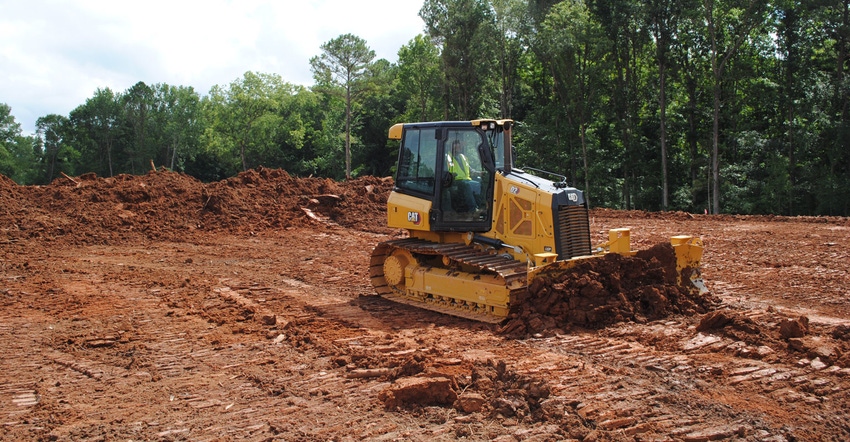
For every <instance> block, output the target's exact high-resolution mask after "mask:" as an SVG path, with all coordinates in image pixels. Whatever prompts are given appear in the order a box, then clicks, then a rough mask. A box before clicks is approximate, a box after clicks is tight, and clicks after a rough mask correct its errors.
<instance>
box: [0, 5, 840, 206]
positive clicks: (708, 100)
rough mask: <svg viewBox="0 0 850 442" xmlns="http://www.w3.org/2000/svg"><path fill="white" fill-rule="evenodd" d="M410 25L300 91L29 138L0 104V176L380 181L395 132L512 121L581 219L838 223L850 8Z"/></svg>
mask: <svg viewBox="0 0 850 442" xmlns="http://www.w3.org/2000/svg"><path fill="white" fill-rule="evenodd" d="M419 15H420V17H421V18H422V20H423V22H424V32H423V33H422V34H420V35H418V36H416V37H415V38H414V39H412V40H411V41H409V42H407V43H406V44H404V45H403V46H401V48H400V49H399V51H398V61H397V62H396V63H390V62H388V61H387V60H384V59H378V60H376V59H375V53H374V51H372V50H371V49H370V48H369V46H368V43H367V42H366V41H364V40H363V39H361V38H359V37H357V36H355V35H351V34H345V35H340V36H339V37H337V38H335V39H332V40H330V41H328V42H326V43H325V44H323V45H322V46H321V47H320V48H319V51H318V52H319V54H318V55H317V56H315V57H313V58H312V59H311V60H310V66H311V69H312V72H313V78H314V80H315V84H314V85H313V86H311V87H305V86H299V85H294V84H291V83H289V82H287V81H285V80H284V79H282V78H281V77H280V76H279V75H276V74H271V73H260V72H250V71H249V72H246V73H245V74H244V76H243V77H241V78H238V79H236V80H234V81H233V82H231V83H230V84H228V85H217V86H214V87H213V88H212V89H211V90H210V91H209V93H208V94H207V95H201V94H199V93H198V92H197V91H195V90H194V89H193V88H192V87H189V86H173V85H168V84H153V85H148V84H145V83H143V82H139V83H137V84H135V85H134V86H132V87H131V88H129V89H128V90H126V91H123V92H118V91H112V90H110V89H108V88H103V89H98V90H96V91H95V92H94V94H93V96H92V97H91V98H89V99H87V100H86V102H85V103H83V104H81V105H80V106H78V107H77V108H75V109H74V110H73V111H71V112H70V114H69V115H67V116H64V115H56V114H51V115H46V116H43V117H41V118H39V119H38V120H37V122H36V126H37V132H36V133H35V135H33V136H23V135H22V133H21V129H20V125H19V124H17V123H16V122H15V120H14V117H13V116H12V113H11V109H10V108H9V106H8V105H5V104H2V103H0V173H2V174H4V175H6V176H9V177H11V178H12V179H14V180H15V181H17V182H19V183H21V184H39V183H47V182H50V181H51V180H53V179H55V178H56V177H57V176H58V175H59V174H60V173H66V174H69V175H74V174H77V175H78V174H82V173H87V172H94V173H96V174H98V175H101V176H112V175H115V174H119V173H131V174H139V173H144V172H146V171H147V170H149V168H150V162H151V161H153V162H154V163H155V164H156V165H158V166H165V167H167V168H169V169H172V170H176V171H181V172H184V173H187V174H189V175H192V176H195V177H197V178H199V179H201V180H204V181H214V180H219V179H223V178H226V177H228V176H232V175H234V174H236V173H238V172H239V171H242V170H246V169H249V168H254V167H257V166H264V167H271V168H282V169H285V170H287V171H288V172H289V173H291V174H293V175H298V176H323V177H329V178H333V179H346V178H350V177H352V176H360V175H376V176H385V175H389V174H391V173H392V172H393V170H394V163H395V159H396V158H395V157H396V149H397V148H398V146H397V145H393V144H391V143H388V140H387V130H388V128H389V127H390V126H391V125H392V124H394V123H397V122H414V121H432V120H467V119H475V118H512V119H514V120H516V121H517V122H518V124H517V126H516V132H515V136H514V138H515V140H514V141H515V145H516V151H517V152H516V153H517V163H518V165H520V166H523V165H525V166H529V167H535V168H541V169H546V170H551V171H553V172H557V173H561V174H563V175H565V176H567V178H568V181H569V182H570V184H572V185H574V186H576V187H579V188H582V189H584V190H585V191H586V192H587V195H588V198H589V201H590V202H591V204H592V205H593V206H606V207H613V208H623V209H643V210H685V211H691V212H703V211H709V212H711V213H754V214H781V215H839V216H848V215H850V192H847V190H848V189H850V78H848V76H847V69H848V65H850V57H848V48H850V0H807V1H797V0H772V1H768V0H564V1H555V0H425V1H424V3H423V6H422V8H421V10H420V13H419Z"/></svg>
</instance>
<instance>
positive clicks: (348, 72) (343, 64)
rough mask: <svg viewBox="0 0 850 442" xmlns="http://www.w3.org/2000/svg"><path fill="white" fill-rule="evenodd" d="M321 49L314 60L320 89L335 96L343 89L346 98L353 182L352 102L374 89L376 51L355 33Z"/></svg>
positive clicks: (347, 146) (347, 155) (347, 175)
mask: <svg viewBox="0 0 850 442" xmlns="http://www.w3.org/2000/svg"><path fill="white" fill-rule="evenodd" d="M321 49H322V54H321V55H318V56H316V57H313V58H311V59H310V67H311V69H312V71H313V77H314V78H315V79H316V82H317V83H318V86H319V90H321V91H323V92H327V93H331V94H333V93H338V91H340V90H341V91H342V95H343V97H344V98H345V178H346V179H350V178H351V119H352V102H354V101H356V100H357V99H359V97H360V96H361V94H363V93H365V92H366V91H368V90H369V89H370V88H371V86H372V82H371V76H370V75H369V74H370V69H369V67H370V65H371V63H372V60H374V58H375V51H373V50H372V49H370V48H369V46H368V45H367V44H366V41H365V40H363V39H362V38H360V37H357V36H355V35H352V34H344V35H340V36H339V37H337V38H335V39H332V40H330V41H328V42H326V43H324V44H323V45H322V46H321Z"/></svg>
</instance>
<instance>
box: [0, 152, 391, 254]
mask: <svg viewBox="0 0 850 442" xmlns="http://www.w3.org/2000/svg"><path fill="white" fill-rule="evenodd" d="M392 185H393V183H392V179H389V178H384V179H381V178H375V177H363V178H357V179H354V180H350V181H346V182H335V181H333V180H330V179H324V178H297V177H292V176H290V175H289V174H288V173H287V172H286V171H284V170H280V169H264V168H258V169H252V170H249V171H246V172H243V173H240V174H239V175H238V176H236V177H233V178H229V179H226V180H223V181H219V182H214V183H209V184H204V183H202V182H200V181H198V180H197V179H195V178H193V177H191V176H188V175H185V174H181V173H175V172H168V171H151V172H149V173H148V174H146V175H118V176H115V177H110V178H101V177H98V176H96V175H95V174H85V175H81V176H79V177H75V178H71V177H63V178H59V179H57V180H55V181H53V182H52V183H51V184H49V185H46V186H26V187H21V186H17V185H16V184H15V183H14V182H12V181H11V180H9V179H8V178H6V177H2V176H0V206H2V207H4V208H5V210H0V224H3V225H8V226H11V227H10V228H9V229H7V230H5V231H4V232H2V233H5V234H6V235H7V236H8V240H13V241H14V240H16V239H21V238H37V239H43V240H48V241H60V242H64V243H72V244H104V243H112V242H115V241H131V240H139V239H166V240H179V239H180V238H181V237H183V236H185V235H186V233H188V232H192V231H211V232H231V233H256V232H260V231H264V230H283V229H286V228H290V227H301V226H306V225H315V226H321V225H322V224H323V223H331V224H337V225H341V226H343V227H349V228H355V229H359V230H363V231H372V232H377V233H385V232H389V229H387V228H386V227H385V225H386V200H387V196H388V195H389V192H390V190H391V189H392Z"/></svg>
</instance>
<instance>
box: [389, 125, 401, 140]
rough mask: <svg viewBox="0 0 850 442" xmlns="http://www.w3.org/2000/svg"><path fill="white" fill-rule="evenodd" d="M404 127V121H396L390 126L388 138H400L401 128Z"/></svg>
mask: <svg viewBox="0 0 850 442" xmlns="http://www.w3.org/2000/svg"><path fill="white" fill-rule="evenodd" d="M403 128H404V123H398V124H396V125H393V127H391V128H390V137H389V138H390V139H391V140H400V139H401V130H402V129H403Z"/></svg>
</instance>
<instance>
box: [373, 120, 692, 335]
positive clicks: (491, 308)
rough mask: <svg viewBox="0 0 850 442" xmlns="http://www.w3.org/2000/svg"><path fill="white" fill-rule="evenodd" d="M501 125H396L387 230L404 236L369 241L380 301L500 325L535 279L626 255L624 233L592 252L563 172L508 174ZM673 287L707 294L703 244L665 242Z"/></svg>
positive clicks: (508, 136) (583, 210) (506, 132)
mask: <svg viewBox="0 0 850 442" xmlns="http://www.w3.org/2000/svg"><path fill="white" fill-rule="evenodd" d="M514 125H515V123H514V121H513V120H509V119H504V120H497V119H479V120H472V121H438V122H421V123H399V124H395V125H393V126H392V127H391V128H390V129H389V138H390V139H391V140H398V141H399V142H400V147H399V153H398V163H397V165H398V167H397V170H396V176H395V181H394V187H393V190H392V191H391V193H390V195H389V197H388V200H387V223H388V226H389V227H392V228H398V229H403V230H405V231H406V235H402V238H400V239H392V240H388V241H384V242H381V243H379V244H377V246H376V247H375V249H374V251H373V252H372V255H371V260H370V270H369V276H370V278H371V281H372V285H373V286H374V288H375V291H376V293H377V294H378V295H380V296H382V297H384V298H388V299H391V300H393V301H396V302H401V303H404V304H410V305H414V306H418V307H421V308H425V309H429V310H434V311H438V312H442V313H445V314H450V315H454V316H460V317H464V318H469V319H473V320H476V321H483V322H489V323H500V322H503V321H505V320H506V318H508V316H509V315H510V314H511V312H512V311H513V310H515V309H516V308H517V307H518V304H519V303H521V302H522V300H523V299H525V298H526V291H527V290H528V287H529V285H531V284H533V283H534V282H535V280H536V279H538V278H543V277H551V276H552V275H556V274H558V273H562V272H566V271H569V269H571V268H573V267H574V266H576V265H578V264H579V263H581V262H586V261H587V260H592V259H598V258H600V257H604V256H605V255H607V254H612V253H616V254H620V255H623V256H633V255H635V254H636V253H637V252H636V251H633V250H631V239H630V235H631V232H630V230H629V229H628V228H618V229H612V230H610V231H609V232H608V240H607V241H605V242H604V243H602V244H597V245H592V244H591V235H590V222H589V217H588V204H587V201H586V199H585V195H584V192H582V191H581V190H579V189H576V188H574V187H571V186H569V185H568V184H567V180H566V177H565V176H562V175H558V174H555V173H551V172H546V171H543V170H539V169H532V168H527V167H523V168H519V167H514V165H513V161H514V153H513V145H512V132H513V129H514ZM670 244H671V245H672V248H673V253H674V255H675V263H676V272H677V275H676V277H677V278H678V284H680V285H681V286H682V287H685V288H686V290H688V291H692V292H694V293H703V292H705V291H706V290H707V289H706V287H705V285H704V283H703V282H702V279H701V277H700V273H699V268H700V259H701V257H702V252H703V248H704V245H703V243H702V240H701V239H700V238H697V237H692V236H687V235H680V236H673V237H671V238H670Z"/></svg>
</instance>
